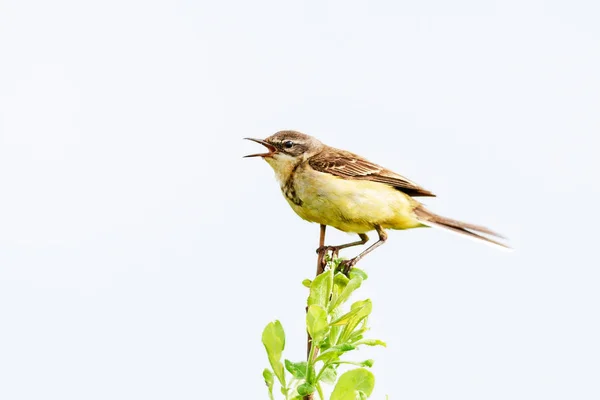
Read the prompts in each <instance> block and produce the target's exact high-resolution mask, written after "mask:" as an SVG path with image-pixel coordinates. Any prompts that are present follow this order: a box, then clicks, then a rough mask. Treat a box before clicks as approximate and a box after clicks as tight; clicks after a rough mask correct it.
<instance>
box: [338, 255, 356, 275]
mask: <svg viewBox="0 0 600 400" xmlns="http://www.w3.org/2000/svg"><path fill="white" fill-rule="evenodd" d="M357 262H358V259H357V257H354V258H351V259H349V260H342V262H340V269H341V270H342V273H343V274H344V275H346V276H347V277H349V274H350V270H351V269H352V268H354V266H355V265H356V263H357Z"/></svg>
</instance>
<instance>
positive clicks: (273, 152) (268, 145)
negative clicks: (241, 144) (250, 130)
mask: <svg viewBox="0 0 600 400" xmlns="http://www.w3.org/2000/svg"><path fill="white" fill-rule="evenodd" d="M244 139H246V140H252V141H253V142H256V143H260V144H262V145H263V146H265V147H266V148H267V149H268V150H269V152H268V153H257V154H250V155H247V156H244V158H246V157H269V156H272V155H273V154H275V153H277V148H276V147H275V146H273V145H272V144H270V143H267V142H265V141H264V140H260V139H253V138H244Z"/></svg>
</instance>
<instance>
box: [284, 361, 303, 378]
mask: <svg viewBox="0 0 600 400" xmlns="http://www.w3.org/2000/svg"><path fill="white" fill-rule="evenodd" d="M285 369H287V370H288V371H289V373H290V374H292V376H293V377H294V378H296V379H304V378H306V361H300V362H298V363H295V362H291V361H290V360H285Z"/></svg>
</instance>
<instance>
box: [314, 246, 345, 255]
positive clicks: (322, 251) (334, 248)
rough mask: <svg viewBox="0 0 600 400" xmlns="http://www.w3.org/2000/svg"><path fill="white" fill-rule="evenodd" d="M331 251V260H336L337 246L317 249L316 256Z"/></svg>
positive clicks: (338, 250)
mask: <svg viewBox="0 0 600 400" xmlns="http://www.w3.org/2000/svg"><path fill="white" fill-rule="evenodd" d="M329 251H331V258H337V256H338V254H339V252H340V249H339V247H338V246H321V247H319V248H318V249H317V254H321V253H322V254H323V255H325V254H327V252H329Z"/></svg>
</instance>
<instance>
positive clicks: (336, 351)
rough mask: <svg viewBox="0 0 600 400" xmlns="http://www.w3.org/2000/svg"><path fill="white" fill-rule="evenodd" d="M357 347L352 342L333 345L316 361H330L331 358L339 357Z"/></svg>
mask: <svg viewBox="0 0 600 400" xmlns="http://www.w3.org/2000/svg"><path fill="white" fill-rule="evenodd" d="M355 348H356V346H354V345H353V344H350V343H342V344H338V345H337V346H332V347H330V348H328V349H327V350H326V351H324V352H322V353H321V354H319V356H318V357H317V359H316V361H324V362H329V361H331V360H335V359H337V358H338V357H339V356H340V355H342V354H343V353H345V352H347V351H351V350H354V349H355Z"/></svg>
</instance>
